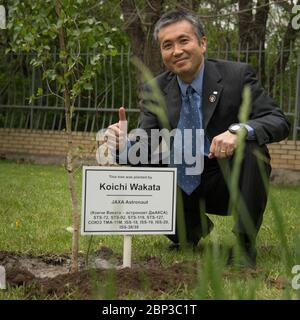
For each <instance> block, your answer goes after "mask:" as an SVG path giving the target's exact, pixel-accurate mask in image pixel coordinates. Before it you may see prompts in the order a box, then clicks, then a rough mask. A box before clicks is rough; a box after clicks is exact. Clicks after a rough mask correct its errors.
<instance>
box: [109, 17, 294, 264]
mask: <svg viewBox="0 0 300 320" xmlns="http://www.w3.org/2000/svg"><path fill="white" fill-rule="evenodd" d="M154 37H155V38H156V39H157V40H158V41H159V45H160V50H161V54H162V59H163V62H164V64H165V66H166V68H167V69H168V71H167V72H165V73H163V74H161V75H159V76H158V77H156V78H155V81H156V83H157V85H158V87H159V88H160V90H161V92H162V95H163V97H164V100H165V103H166V114H167V118H168V122H169V129H174V128H180V129H191V128H193V130H194V129H195V128H198V129H199V128H200V129H204V147H203V149H204V150H203V152H204V170H203V172H202V174H201V175H200V174H198V175H195V176H194V177H192V178H190V180H188V181H189V182H188V184H186V183H185V182H183V183H182V185H181V184H179V186H180V189H181V190H182V200H183V212H182V213H183V218H184V219H181V222H182V223H183V224H184V225H185V226H184V228H183V229H184V230H185V232H184V236H183V238H184V239H180V237H179V234H180V232H179V231H180V225H179V224H177V233H176V234H175V235H172V236H168V237H169V238H170V239H171V240H172V242H173V244H172V245H171V246H170V249H178V248H180V245H181V242H182V241H183V242H185V241H186V242H187V243H188V244H189V245H191V246H197V244H198V242H199V240H200V239H201V237H204V236H206V235H207V234H208V233H209V232H210V231H211V229H212V227H213V224H212V222H211V220H210V219H209V218H208V216H207V215H206V214H205V213H211V214H217V215H228V214H231V212H229V209H230V208H229V202H230V193H229V190H228V183H229V181H230V168H232V163H233V155H234V153H235V151H236V148H237V144H238V141H239V140H238V136H239V134H238V133H239V132H240V131H243V132H244V134H245V136H246V140H245V148H244V151H243V153H244V157H243V160H242V163H241V171H240V176H239V179H238V186H239V196H238V197H237V198H238V201H237V202H238V203H237V204H236V208H237V211H238V217H237V219H236V225H235V227H234V230H233V231H234V233H235V235H236V236H237V238H238V240H239V243H240V245H241V249H242V252H243V254H244V256H245V257H246V261H247V262H248V263H249V265H250V266H255V263H256V248H255V239H256V236H257V233H258V231H259V228H260V226H261V223H262V218H263V212H264V210H265V206H266V202H267V191H266V186H265V184H264V181H263V178H262V176H261V172H260V168H259V166H258V161H257V157H256V155H255V154H254V152H255V151H257V150H258V151H260V152H261V153H262V155H264V156H265V158H266V159H267V161H265V162H264V164H263V173H264V175H265V176H266V177H267V178H269V175H270V172H271V167H270V163H269V160H270V157H269V153H268V150H267V147H266V146H265V145H266V144H267V143H271V142H274V141H280V140H282V139H284V138H286V137H287V135H288V132H289V123H288V122H287V120H286V118H285V117H284V115H283V113H282V112H281V110H280V109H279V108H278V107H277V106H276V105H275V103H274V102H273V100H272V99H271V98H270V97H269V96H268V95H267V94H266V92H265V91H264V90H263V88H262V87H261V85H260V84H259V82H258V80H257V78H256V76H255V73H254V71H253V69H252V68H251V67H250V66H249V65H247V64H244V63H237V62H230V61H222V60H212V59H206V60H205V59H204V54H205V52H206V43H207V40H206V37H205V34H204V31H203V27H202V24H201V22H200V20H199V18H198V17H197V15H196V14H194V13H191V12H186V11H170V12H167V13H165V14H164V15H163V16H162V17H161V18H160V20H159V21H158V22H157V23H156V26H155V31H154ZM245 86H249V87H250V91H251V105H250V113H249V119H248V121H247V122H246V123H240V122H239V117H238V116H239V111H240V106H241V104H242V93H243V89H244V87H245ZM145 91H146V92H147V93H148V92H149V87H147V86H146V89H145ZM147 96H148V98H145V99H143V101H142V111H141V117H140V122H139V127H140V128H142V129H145V130H146V131H147V132H148V133H149V135H150V130H151V129H162V128H164V127H165V124H164V123H163V122H162V121H161V119H160V118H159V117H158V116H157V114H156V113H155V112H153V109H151V107H148V105H149V100H152V99H149V95H148V94H147ZM151 103H152V102H151ZM191 106H192V108H193V111H191V109H188V108H191ZM119 114H120V120H125V109H124V108H121V109H120V113H119ZM192 114H193V115H192ZM189 117H190V118H193V119H188V118H189ZM195 119H196V120H197V121H196V122H195ZM111 135H114V136H117V137H119V136H121V135H120V127H119V125H118V124H114V125H112V126H110V127H109V129H108V130H107V136H111ZM124 146H126V143H125V142H124V141H123V140H122V139H120V141H119V140H118V139H117V145H114V147H117V148H120V149H122V148H124ZM173 147H174V145H173ZM226 165H228V166H227V167H226ZM224 168H225V172H227V173H228V174H227V175H226V174H225V175H224ZM226 168H227V169H228V168H229V170H227V169H226ZM178 178H180V177H178ZM187 178H189V177H187ZM179 180H180V179H179ZM183 180H184V177H183ZM185 185H186V186H185ZM202 208H205V209H202Z"/></svg>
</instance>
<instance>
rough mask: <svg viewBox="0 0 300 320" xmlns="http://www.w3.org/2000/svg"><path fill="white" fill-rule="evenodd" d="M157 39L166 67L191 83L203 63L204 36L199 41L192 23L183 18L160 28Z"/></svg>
mask: <svg viewBox="0 0 300 320" xmlns="http://www.w3.org/2000/svg"><path fill="white" fill-rule="evenodd" d="M158 39H159V43H160V51H161V55H162V59H163V62H164V64H165V66H166V67H167V69H169V70H170V71H172V72H174V73H175V74H177V75H178V76H179V77H180V78H181V79H182V80H183V81H185V82H187V83H191V82H192V81H193V79H194V78H195V77H196V75H197V73H198V71H199V69H200V66H201V65H202V63H203V60H204V57H203V55H204V53H205V51H206V38H205V37H202V38H201V40H200V43H199V39H198V38H197V35H196V30H195V28H194V27H193V25H192V24H191V23H190V22H189V21H186V20H183V21H179V22H176V23H172V24H170V25H168V26H165V27H163V28H161V29H160V31H159V33H158Z"/></svg>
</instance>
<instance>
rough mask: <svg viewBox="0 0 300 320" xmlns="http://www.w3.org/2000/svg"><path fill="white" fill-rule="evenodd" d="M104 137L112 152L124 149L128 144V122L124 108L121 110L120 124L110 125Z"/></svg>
mask: <svg viewBox="0 0 300 320" xmlns="http://www.w3.org/2000/svg"><path fill="white" fill-rule="evenodd" d="M104 135H105V138H106V143H107V146H108V148H109V149H110V150H111V151H113V150H114V151H115V150H120V151H122V150H123V149H124V147H125V145H126V143H127V120H126V111H125V108H124V107H120V108H119V122H116V123H114V124H112V125H110V126H109V127H108V128H107V130H106V131H105V134H104Z"/></svg>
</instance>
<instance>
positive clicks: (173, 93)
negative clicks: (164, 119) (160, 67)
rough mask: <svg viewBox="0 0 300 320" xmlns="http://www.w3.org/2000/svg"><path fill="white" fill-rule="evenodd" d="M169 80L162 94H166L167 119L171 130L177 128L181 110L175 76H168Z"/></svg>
mask: <svg viewBox="0 0 300 320" xmlns="http://www.w3.org/2000/svg"><path fill="white" fill-rule="evenodd" d="M169 77H170V80H169V82H168V84H167V85H166V87H165V88H164V90H163V91H164V92H165V94H166V104H167V110H168V119H169V122H170V127H171V129H174V128H177V124H178V121H179V117H180V110H181V97H180V89H179V86H178V82H177V78H176V76H175V75H170V76H169Z"/></svg>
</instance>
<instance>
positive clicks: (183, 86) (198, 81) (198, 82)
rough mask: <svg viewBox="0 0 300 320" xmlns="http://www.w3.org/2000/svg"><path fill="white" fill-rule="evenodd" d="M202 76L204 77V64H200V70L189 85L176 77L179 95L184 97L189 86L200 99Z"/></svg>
mask: <svg viewBox="0 0 300 320" xmlns="http://www.w3.org/2000/svg"><path fill="white" fill-rule="evenodd" d="M203 75H204V63H203V64H202V66H201V68H200V70H199V71H198V74H197V76H196V78H195V79H194V80H193V81H192V83H190V84H189V83H186V82H184V81H183V80H181V79H180V78H179V77H178V76H177V82H178V84H179V87H180V91H181V95H182V96H186V90H187V87H188V86H189V85H190V86H192V88H193V89H194V90H195V91H196V92H197V94H198V95H199V96H200V97H201V96H202V87H203Z"/></svg>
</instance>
